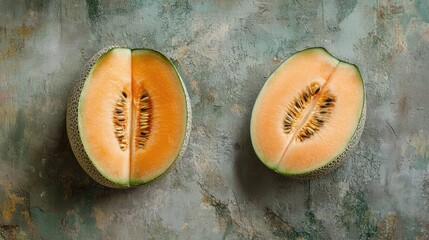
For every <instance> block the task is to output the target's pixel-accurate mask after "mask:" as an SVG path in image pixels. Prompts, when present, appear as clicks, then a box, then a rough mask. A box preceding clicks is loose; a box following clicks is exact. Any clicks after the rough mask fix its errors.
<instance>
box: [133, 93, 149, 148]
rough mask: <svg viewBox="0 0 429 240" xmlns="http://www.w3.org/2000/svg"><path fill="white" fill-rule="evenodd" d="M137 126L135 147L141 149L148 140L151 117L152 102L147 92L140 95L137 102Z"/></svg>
mask: <svg viewBox="0 0 429 240" xmlns="http://www.w3.org/2000/svg"><path fill="white" fill-rule="evenodd" d="M137 110H138V124H137V126H138V127H137V136H136V140H137V141H136V142H137V147H139V148H143V147H144V146H146V143H147V141H148V139H149V134H150V130H151V128H150V123H151V117H152V112H151V111H152V100H151V99H150V95H149V93H148V92H147V91H143V92H142V93H141V94H140V98H139V100H138V109H137Z"/></svg>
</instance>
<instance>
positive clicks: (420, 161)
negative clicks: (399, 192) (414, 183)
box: [413, 158, 429, 170]
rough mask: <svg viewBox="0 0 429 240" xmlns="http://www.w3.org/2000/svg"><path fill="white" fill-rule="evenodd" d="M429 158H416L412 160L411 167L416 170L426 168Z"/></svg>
mask: <svg viewBox="0 0 429 240" xmlns="http://www.w3.org/2000/svg"><path fill="white" fill-rule="evenodd" d="M428 163H429V158H417V159H415V160H414V162H413V168H414V169H416V170H426V169H427V168H428Z"/></svg>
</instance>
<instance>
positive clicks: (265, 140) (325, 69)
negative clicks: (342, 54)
mask: <svg viewBox="0 0 429 240" xmlns="http://www.w3.org/2000/svg"><path fill="white" fill-rule="evenodd" d="M309 59H311V61H309ZM337 64H338V60H336V59H335V58H333V57H332V56H331V55H329V54H327V53H326V52H325V51H323V50H321V49H311V50H309V51H306V52H304V53H303V54H300V55H294V56H293V57H291V58H289V59H288V60H286V61H285V62H284V63H283V64H282V65H281V66H280V67H279V68H278V69H277V70H276V71H275V72H274V73H273V74H272V75H271V76H270V78H269V79H268V80H267V82H266V83H265V85H264V87H263V88H262V90H261V93H260V95H259V97H258V99H257V100H256V103H255V107H254V108H253V112H252V121H251V135H252V144H253V146H254V148H255V152H256V153H257V154H258V157H259V158H260V159H261V160H262V161H263V162H264V163H265V164H266V165H267V166H269V167H270V168H276V167H277V165H278V163H279V161H280V159H281V158H282V156H283V152H284V150H285V149H286V147H287V146H288V144H289V142H290V141H291V136H290V134H285V133H284V131H283V129H282V125H283V118H284V117H285V114H286V109H287V106H288V104H289V103H290V102H291V101H292V100H293V99H294V98H295V97H296V96H297V95H298V94H299V92H300V91H301V90H302V89H304V88H305V87H307V86H308V85H309V84H311V83H312V82H318V83H319V84H320V85H324V84H325V83H326V79H327V78H328V77H329V76H330V75H331V74H332V72H333V71H334V69H335V67H336V65H337Z"/></svg>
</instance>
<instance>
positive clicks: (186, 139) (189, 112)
mask: <svg viewBox="0 0 429 240" xmlns="http://www.w3.org/2000/svg"><path fill="white" fill-rule="evenodd" d="M134 50H148V51H152V52H154V53H156V54H158V55H160V56H161V57H162V58H163V59H164V60H166V61H167V62H168V63H170V65H171V66H172V67H173V68H174V70H175V72H176V74H177V77H178V78H179V80H180V84H181V86H182V90H183V93H184V95H185V101H186V130H185V136H184V138H183V142H182V147H181V149H180V151H179V153H178V154H177V156H176V157H175V159H174V161H172V162H171V164H170V166H168V167H167V168H166V169H165V170H164V171H163V172H161V174H158V175H155V176H153V177H152V178H149V179H145V180H142V181H139V180H133V179H130V185H131V186H138V185H142V184H146V183H149V182H151V181H154V180H156V179H158V178H160V177H161V176H163V175H165V174H166V173H167V172H169V171H170V170H171V169H172V166H173V165H174V164H175V163H176V162H178V161H179V160H180V159H182V157H183V155H184V154H185V151H186V149H187V147H188V144H189V138H190V135H191V128H192V107H191V100H190V98H189V94H188V91H187V89H186V85H185V83H184V81H183V78H182V76H181V75H180V73H179V71H178V69H177V67H176V66H175V65H174V63H173V62H172V61H171V60H170V59H169V58H168V57H166V56H165V55H164V54H162V53H161V52H158V51H156V50H153V49H147V48H139V49H132V51H134Z"/></svg>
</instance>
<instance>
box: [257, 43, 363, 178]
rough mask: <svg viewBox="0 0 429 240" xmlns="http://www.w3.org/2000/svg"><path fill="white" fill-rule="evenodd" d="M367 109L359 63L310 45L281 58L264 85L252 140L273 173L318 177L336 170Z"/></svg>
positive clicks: (358, 132)
mask: <svg viewBox="0 0 429 240" xmlns="http://www.w3.org/2000/svg"><path fill="white" fill-rule="evenodd" d="M365 113H366V106H365V91H364V83H363V80H362V78H361V75H360V73H359V70H358V69H357V67H356V66H354V65H351V64H348V63H345V62H341V61H339V60H337V59H336V58H334V57H333V56H332V55H331V54H329V53H328V52H327V51H326V50H325V49H323V48H310V49H307V50H304V51H301V52H298V53H296V54H294V55H293V56H291V57H290V58H289V59H287V60H286V61H285V62H283V63H282V64H281V66H280V67H279V68H278V69H277V70H276V71H275V72H274V73H273V74H272V75H271V76H270V77H269V79H268V80H267V82H266V83H265V85H264V86H263V88H262V90H261V92H260V94H259V96H258V98H257V100H256V103H255V106H254V108H253V112H252V118H251V129H250V133H251V138H252V144H253V147H254V149H255V152H256V154H257V155H258V157H259V158H260V160H261V161H262V162H263V163H264V164H265V165H266V166H268V167H269V168H271V169H273V170H274V171H276V172H278V173H281V174H284V175H289V176H292V177H296V178H312V177H316V176H319V175H322V174H325V173H328V172H330V171H332V170H334V169H335V168H337V167H338V166H339V164H340V163H341V162H343V161H344V160H345V159H346V157H347V155H348V154H349V153H350V152H351V150H352V149H353V148H354V147H355V146H356V144H357V142H358V141H359V138H360V136H361V133H362V130H363V126H364V123H365Z"/></svg>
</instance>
